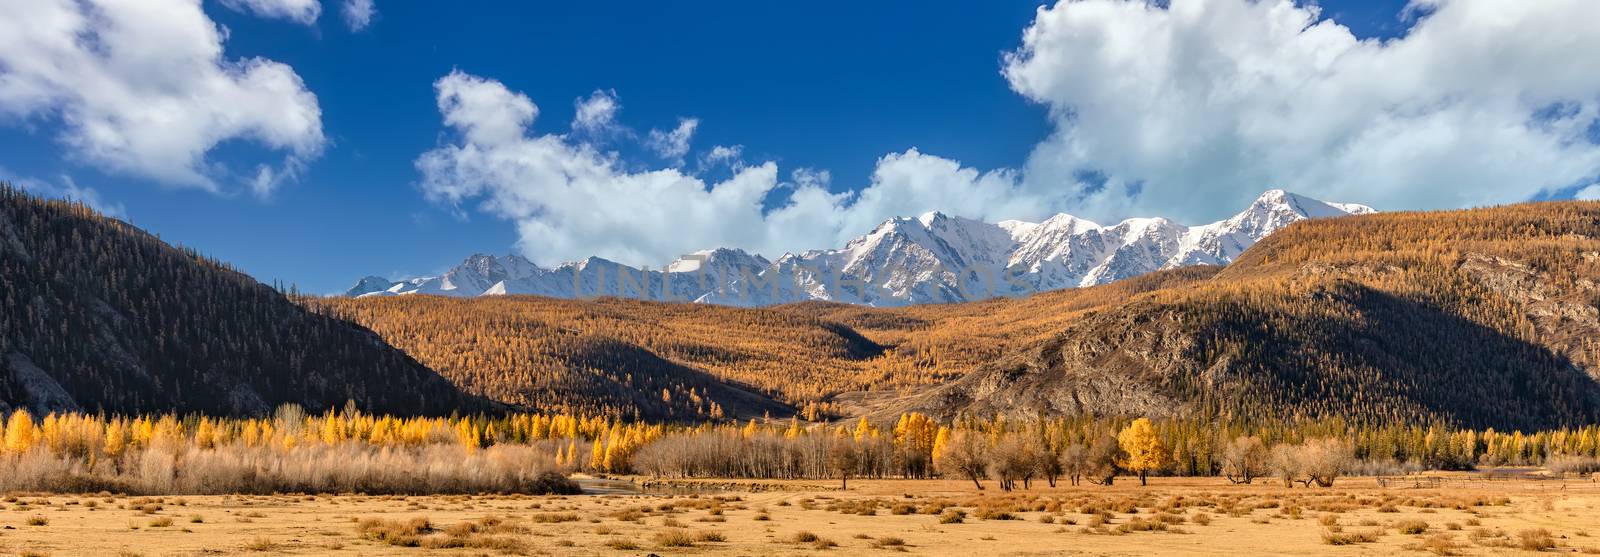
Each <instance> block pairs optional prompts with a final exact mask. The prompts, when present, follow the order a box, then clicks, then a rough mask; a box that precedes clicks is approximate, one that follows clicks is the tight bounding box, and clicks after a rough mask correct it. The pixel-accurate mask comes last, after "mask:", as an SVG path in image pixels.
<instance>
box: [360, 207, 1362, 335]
mask: <svg viewBox="0 0 1600 557" xmlns="http://www.w3.org/2000/svg"><path fill="white" fill-rule="evenodd" d="M1373 212H1376V211H1375V210H1373V209H1372V208H1371V207H1367V206H1365V205H1356V204H1351V203H1328V202H1323V201H1318V200H1315V199H1311V198H1308V197H1304V196H1300V195H1296V194H1292V193H1289V192H1286V191H1282V190H1271V191H1268V192H1266V193H1263V194H1262V195H1261V197H1259V198H1257V199H1256V200H1255V202H1254V203H1251V204H1250V207H1249V208H1247V209H1245V210H1244V212H1241V213H1239V214H1237V215H1234V216H1233V217H1231V218H1228V219H1226V220H1222V221H1217V222H1214V223H1211V224H1206V225H1201V226H1184V225H1182V224H1178V223H1176V222H1173V221H1170V220H1167V219H1164V218H1135V219H1128V220H1125V221H1122V222H1119V223H1117V224H1113V225H1109V226H1102V225H1100V224H1096V223H1094V222H1090V221H1087V220H1084V219H1080V218H1077V217H1074V216H1072V215H1067V214H1060V215H1056V216H1054V217H1051V218H1050V219H1047V220H1045V221H1043V222H1038V223H1032V222H1022V221H1002V222H999V223H994V224H991V223H986V222H981V221H976V220H972V219H966V218H962V217H953V216H949V215H945V214H943V213H938V212H932V213H927V214H924V215H921V216H919V217H915V218H904V217H902V218H893V219H889V220H887V221H884V223H883V224H881V225H878V227H877V228H875V229H873V231H872V232H870V233H868V234H866V235H864V236H861V237H858V238H856V239H854V240H851V241H850V242H848V243H847V244H845V246H844V247H843V248H840V249H825V250H810V251H806V252H803V253H799V254H784V255H783V256H782V257H779V258H778V259H777V260H774V261H768V260H767V259H766V258H763V257H761V256H759V255H753V254H750V253H747V252H744V251H742V250H737V249H728V248H720V249H715V250H707V251H701V252H696V253H693V254H689V255H686V256H684V257H682V258H679V259H678V260H677V261H673V262H672V263H670V264H668V265H666V266H665V267H664V268H663V269H662V270H659V271H658V270H651V269H648V268H646V269H637V268H634V267H629V266H627V265H622V264H620V263H616V262H612V261H608V260H605V259H601V258H598V257H591V258H589V259H586V260H583V261H579V262H573V263H566V264H563V265H561V266H558V267H556V268H554V269H544V268H541V267H539V266H537V265H534V264H533V263H531V262H529V261H528V260H527V259H524V258H522V257H521V256H518V255H507V256H505V257H498V258H497V257H492V256H487V255H474V256H472V257H469V258H467V260H466V261H463V262H462V263H461V264H460V265H457V266H456V267H455V268H452V269H451V270H450V271H449V272H446V273H445V274H443V275H440V276H437V277H422V278H414V279H409V280H405V281H387V280H386V279H382V278H380V277H366V278H363V279H361V281H359V282H357V283H356V285H355V287H353V288H351V289H350V290H349V291H348V292H346V294H347V295H350V296H381V295H403V294H439V295H447V296H480V295H505V294H536V295H542V296H554V297H563V298H572V297H588V296H626V297H632V298H648V299H655V300H672V301H695V302H701V303H717V304H728V305H741V306H763V305H771V304H780V303H789V302H798V301H805V300H833V301H840V302H848V303H857V304H868V305H875V306H894V305H906V304H921V303H943V302H960V301H970V300H979V299H984V298H991V297H995V296H1019V295H1026V294H1030V293H1033V292H1040V291H1045V290H1055V289H1060V288H1072V287H1079V286H1091V285H1095V284H1104V283H1108V282H1112V281H1116V280H1120V279H1125V278H1129V277H1133V276H1137V275H1141V274H1144V273H1149V272H1152V271H1157V270H1161V269H1169V268H1173V267H1180V266H1185V265H1198V264H1211V265H1223V264H1227V263H1228V262H1230V261H1233V259H1234V258H1236V257H1238V256H1239V254H1241V253H1243V252H1244V250H1246V249H1248V248H1249V247H1250V246H1252V245H1254V244H1255V243H1256V242H1257V241H1259V240H1260V239H1261V238H1264V237H1266V236H1267V235H1269V234H1272V233H1273V232H1276V231H1277V230H1279V229H1281V228H1283V227H1285V226H1288V225H1289V224H1292V223H1294V222H1297V221H1301V220H1305V219H1311V218H1326V217H1337V216H1344V215H1359V214H1367V213H1373Z"/></svg>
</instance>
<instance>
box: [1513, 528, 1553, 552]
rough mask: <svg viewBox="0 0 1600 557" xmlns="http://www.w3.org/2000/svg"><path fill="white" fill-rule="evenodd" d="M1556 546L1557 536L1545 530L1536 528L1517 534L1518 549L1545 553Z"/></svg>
mask: <svg viewBox="0 0 1600 557" xmlns="http://www.w3.org/2000/svg"><path fill="white" fill-rule="evenodd" d="M1555 546H1556V538H1555V536H1553V535H1551V534H1550V531H1549V530H1546V529H1544V528H1534V529H1531V530H1523V531H1520V532H1517V547H1520V548H1522V549H1526V550H1528V551H1544V550H1546V549H1553V548H1555Z"/></svg>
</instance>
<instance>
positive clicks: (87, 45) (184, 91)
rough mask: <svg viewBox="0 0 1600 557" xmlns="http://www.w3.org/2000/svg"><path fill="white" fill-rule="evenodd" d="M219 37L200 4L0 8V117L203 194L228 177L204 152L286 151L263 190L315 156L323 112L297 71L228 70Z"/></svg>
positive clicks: (60, 2) (108, 2)
mask: <svg viewBox="0 0 1600 557" xmlns="http://www.w3.org/2000/svg"><path fill="white" fill-rule="evenodd" d="M224 37H225V33H223V32H222V31H220V30H219V29H218V28H217V25H216V24H215V23H213V22H212V21H211V20H210V19H209V18H207V17H206V15H205V13H204V12H202V11H201V9H200V3H199V1H198V0H143V1H140V2H123V1H115V0H88V1H80V0H30V1H27V2H4V3H0V116H4V117H10V118H14V119H20V120H22V121H24V122H26V120H28V119H32V118H38V119H47V120H55V121H59V123H60V124H61V131H60V136H59V140H60V141H61V142H62V143H63V144H64V145H65V146H67V147H68V148H69V149H70V150H71V152H72V153H73V155H74V156H76V157H79V158H81V159H83V160H86V161H88V162H90V163H93V164H96V165H98V166H101V167H103V168H106V169H109V170H112V171H116V172H123V173H128V174H134V175H140V176H145V177H149V178H153V179H155V180H158V181H162V182H166V183H169V184H176V185H186V186H195V187H202V188H208V189H217V187H218V186H217V181H216V179H217V178H218V177H219V176H222V175H227V174H232V172H231V171H228V170H227V169H225V168H222V167H221V165H219V164H217V163H214V162H212V161H209V160H207V153H209V152H210V151H211V150H212V149H213V148H214V147H216V146H217V145H218V144H219V143H221V142H224V141H228V140H246V141H251V142H255V143H258V144H260V145H263V146H265V147H267V148H269V149H272V150H275V151H283V152H287V154H286V156H285V159H284V161H283V162H282V163H280V164H279V165H278V166H277V167H276V169H275V170H270V171H269V172H268V174H270V176H269V179H268V180H266V181H265V182H262V185H261V186H260V187H263V188H265V189H267V190H270V189H271V188H272V187H273V186H274V185H275V184H277V183H278V182H280V181H281V180H282V179H283V178H284V177H285V176H292V175H293V174H295V173H296V172H297V171H298V169H299V168H300V167H301V165H303V164H304V162H305V161H308V160H310V159H313V158H315V157H317V156H319V155H320V154H321V151H322V149H323V144H324V138H323V134H322V113H321V110H320V109H319V107H318V105H317V99H316V96H315V95H313V94H312V93H311V92H310V91H308V90H307V89H306V87H305V84H304V83H303V82H302V81H301V79H300V76H299V75H298V74H296V73H295V72H294V70H293V69H291V68H290V67H289V66H286V65H284V64H280V63H278V62H273V61H271V60H265V59H262V58H245V59H237V60H229V59H226V58H224V57H223V53H222V40H223V38H224ZM256 176H257V177H259V176H261V172H259V169H258V172H257V173H256ZM251 181H252V182H254V181H255V180H251Z"/></svg>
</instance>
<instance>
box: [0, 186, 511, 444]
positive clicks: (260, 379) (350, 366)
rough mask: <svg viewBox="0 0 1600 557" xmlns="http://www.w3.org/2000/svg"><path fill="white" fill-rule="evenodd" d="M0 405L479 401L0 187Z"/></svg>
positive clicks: (216, 267) (268, 301) (411, 364)
mask: <svg viewBox="0 0 1600 557" xmlns="http://www.w3.org/2000/svg"><path fill="white" fill-rule="evenodd" d="M0 280H3V284H4V286H5V288H4V289H3V292H0V409H8V408H10V407H17V406H26V407H30V408H32V409H34V410H36V411H48V410H61V409H77V410H84V411H89V412H96V411H105V412H113V413H135V412H167V411H176V412H204V413H207V414H217V415H262V414H266V413H267V412H270V411H271V410H272V409H273V408H274V407H275V406H277V405H279V404H282V403H286V402H293V403H298V404H301V405H304V406H306V407H307V408H308V409H311V410H318V409H322V408H328V407H337V406H340V405H343V404H345V402H346V401H347V400H352V401H354V402H355V403H356V405H357V406H358V407H361V408H363V409H366V410H370V411H377V412H393V413H397V414H418V413H422V414H447V413H450V412H454V411H461V412H475V411H482V410H485V409H489V408H491V405H489V404H487V403H486V402H485V401H483V400H481V399H477V398H475V397H470V396H466V395H463V394H462V393H461V392H460V391H459V390H457V389H455V388H454V387H453V386H451V385H450V384H449V383H448V382H446V381H445V380H444V379H443V378H441V377H439V375H438V374H436V373H434V372H433V371H432V370H429V369H428V368H426V367H424V366H422V365H421V364H418V363H417V362H416V361H415V360H412V359H411V358H410V357H408V356H406V355H405V354H404V353H402V352H400V351H398V350H395V349H394V348H392V347H390V346H388V345H387V344H384V342H383V341H382V340H381V339H379V338H378V337H377V336H375V335H373V334H372V333H371V332H370V331H368V330H366V329H363V328H361V327H360V326H357V325H354V324H352V323H349V322H346V321H343V320H339V319H335V318H332V317H329V316H326V315H321V314H318V313H315V312H312V311H309V310H307V309H306V308H305V307H302V306H301V305H298V304H295V303H294V302H292V301H290V300H289V299H287V298H286V297H284V296H283V295H282V294H280V293H278V292H277V291H275V290H273V289H272V288H269V287H267V286H265V285H262V284H260V283H258V282H256V281H255V280H254V279H252V278H250V277H248V276H246V275H244V274H242V273H239V272H236V271H234V270H232V269H229V268H228V267H226V266H225V265H222V264H219V263H217V262H214V261H210V260H207V259H205V258H202V257H200V256H198V255H196V254H195V253H193V252H190V251H186V250H180V249H176V248H173V247H171V246H169V245H167V244H165V243H163V242H162V241H161V240H159V239H157V238H155V237H153V236H151V235H149V234H146V233H145V232H143V231H141V230H139V229H137V228H135V227H133V226H130V225H128V224H126V223H123V222H121V221H117V220H115V219H110V218H106V217H103V216H100V215H98V214H96V213H94V212H93V211H92V210H90V209H87V208H85V207H83V206H80V205H74V204H68V203H63V202H58V201H41V200H38V199H34V198H32V197H29V196H27V195H25V194H23V193H21V192H19V191H17V190H14V189H11V188H10V187H9V186H6V185H4V184H0Z"/></svg>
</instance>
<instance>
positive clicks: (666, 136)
mask: <svg viewBox="0 0 1600 557" xmlns="http://www.w3.org/2000/svg"><path fill="white" fill-rule="evenodd" d="M699 127H700V120H698V119H695V118H679V119H678V127H676V128H672V131H661V130H654V129H653V130H650V136H649V137H648V138H646V140H645V145H646V146H648V147H650V149H651V150H653V151H655V152H656V154H657V155H661V158H663V159H669V160H676V161H678V163H679V164H682V161H683V156H684V155H686V154H689V141H690V140H691V139H694V130H695V129H696V128H699Z"/></svg>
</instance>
